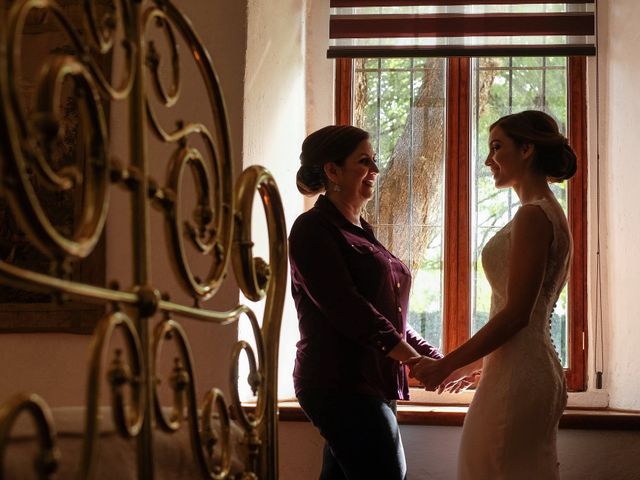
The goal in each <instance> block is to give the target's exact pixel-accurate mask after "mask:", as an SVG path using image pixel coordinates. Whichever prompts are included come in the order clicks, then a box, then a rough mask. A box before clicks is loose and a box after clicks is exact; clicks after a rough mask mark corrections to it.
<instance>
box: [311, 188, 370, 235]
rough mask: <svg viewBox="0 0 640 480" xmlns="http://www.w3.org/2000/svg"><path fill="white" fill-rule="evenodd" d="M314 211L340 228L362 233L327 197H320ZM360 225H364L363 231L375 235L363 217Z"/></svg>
mask: <svg viewBox="0 0 640 480" xmlns="http://www.w3.org/2000/svg"><path fill="white" fill-rule="evenodd" d="M313 208H314V209H316V210H318V211H319V212H320V213H322V215H323V216H324V217H325V218H327V219H328V220H329V221H331V223H333V224H334V225H335V226H336V227H338V228H351V229H356V230H357V231H361V229H360V228H358V227H357V226H356V225H354V224H353V223H351V222H350V221H349V220H347V219H346V218H345V216H344V215H343V214H342V213H341V212H340V210H338V208H337V207H336V206H335V205H334V204H333V203H332V202H331V200H329V199H328V198H327V197H326V195H320V196H318V199H317V200H316V203H315V205H314V206H313ZM360 223H361V224H362V230H365V231H367V232H368V233H373V227H372V226H371V225H370V224H369V223H368V222H367V221H366V220H365V219H364V218H362V217H360Z"/></svg>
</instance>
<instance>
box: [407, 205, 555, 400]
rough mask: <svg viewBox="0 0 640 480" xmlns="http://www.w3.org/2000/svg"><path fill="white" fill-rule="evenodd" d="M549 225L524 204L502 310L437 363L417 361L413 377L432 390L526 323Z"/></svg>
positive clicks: (539, 280) (516, 227)
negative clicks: (505, 299)
mask: <svg viewBox="0 0 640 480" xmlns="http://www.w3.org/2000/svg"><path fill="white" fill-rule="evenodd" d="M552 239H553V230H552V225H551V223H550V222H549V220H548V219H547V217H546V215H545V214H544V212H543V211H542V210H541V209H540V208H539V207H537V206H534V205H525V206H523V207H522V208H520V210H518V213H517V214H516V216H515V217H514V220H513V226H512V228H511V253H510V257H509V278H508V283H507V301H506V305H505V307H504V308H503V309H502V310H500V311H499V312H498V313H497V314H496V315H494V316H493V317H492V318H491V319H490V320H489V322H487V324H486V325H485V326H484V327H482V328H481V329H480V330H479V331H478V332H477V333H476V334H475V335H474V336H473V337H471V338H470V339H469V340H468V341H467V342H465V343H464V344H462V345H461V346H460V347H458V348H457V349H455V350H454V351H452V352H451V353H449V354H448V355H447V356H445V357H444V358H443V359H442V360H438V361H436V362H433V361H430V362H425V361H420V362H417V363H416V364H415V365H413V367H412V375H413V376H415V377H416V378H418V380H420V381H422V383H423V384H424V385H425V386H426V387H427V389H431V390H433V389H435V388H436V387H438V386H439V385H440V384H441V383H442V382H443V381H444V380H445V379H446V378H448V377H449V375H451V373H453V372H454V371H456V370H458V369H460V368H461V367H464V366H465V365H468V364H470V363H473V362H476V361H478V360H480V359H481V358H482V357H484V356H485V355H487V354H489V353H491V352H492V351H494V350H495V349H496V348H498V347H500V346H501V345H503V344H504V343H505V342H506V341H507V340H509V339H510V338H511V337H513V336H514V335H515V334H516V333H518V332H519V331H520V330H521V329H522V328H524V327H525V326H526V325H527V324H528V323H529V318H530V317H531V313H532V312H533V308H534V306H535V303H536V300H537V298H538V295H539V293H540V287H541V286H542V281H543V279H544V272H545V267H546V264H547V255H548V252H549V245H550V244H551V240H552Z"/></svg>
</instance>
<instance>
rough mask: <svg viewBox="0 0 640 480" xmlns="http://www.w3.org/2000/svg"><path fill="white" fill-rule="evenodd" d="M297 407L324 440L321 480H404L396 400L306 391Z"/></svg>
mask: <svg viewBox="0 0 640 480" xmlns="http://www.w3.org/2000/svg"><path fill="white" fill-rule="evenodd" d="M298 401H299V402H300V406H301V407H302V409H303V410H304V412H305V413H306V415H307V417H309V420H311V422H312V423H313V424H314V425H315V426H316V428H317V429H318V430H320V434H321V435H322V436H323V437H324V439H325V440H326V443H325V446H324V453H323V460H322V471H321V473H320V480H360V479H362V480H378V479H379V480H404V479H405V478H406V473H407V463H406V460H405V457H404V449H403V447H402V439H401V438H400V429H399V427H398V421H397V419H396V402H395V400H393V401H389V400H383V399H380V398H376V397H372V396H370V395H363V394H357V393H342V392H340V391H337V390H325V389H307V390H304V391H302V392H300V394H299V395H298Z"/></svg>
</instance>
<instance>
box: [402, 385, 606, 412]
mask: <svg viewBox="0 0 640 480" xmlns="http://www.w3.org/2000/svg"><path fill="white" fill-rule="evenodd" d="M472 399H473V391H467V392H462V393H459V394H450V393H443V394H441V395H438V394H437V393H435V392H427V391H425V390H423V389H421V388H412V389H411V403H417V404H429V405H443V406H444V405H451V406H467V405H469V403H471V400H472ZM567 406H568V408H585V409H606V408H607V407H608V406H609V393H608V392H607V391H606V390H589V391H586V392H569V401H568V405H567Z"/></svg>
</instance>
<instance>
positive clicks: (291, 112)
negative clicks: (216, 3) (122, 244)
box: [240, 0, 306, 398]
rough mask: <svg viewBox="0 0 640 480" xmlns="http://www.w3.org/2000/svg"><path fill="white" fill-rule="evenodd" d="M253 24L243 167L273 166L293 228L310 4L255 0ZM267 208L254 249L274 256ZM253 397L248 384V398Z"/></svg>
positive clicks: (282, 383) (286, 386) (287, 349)
mask: <svg viewBox="0 0 640 480" xmlns="http://www.w3.org/2000/svg"><path fill="white" fill-rule="evenodd" d="M248 25H249V27H248V32H249V33H248V38H247V63H246V65H247V67H246V75H245V83H244V143H243V146H244V155H243V165H244V167H245V168H246V167H247V166H249V165H254V164H260V165H263V166H265V167H267V168H268V169H269V171H270V172H271V173H272V175H273V176H274V178H275V180H276V182H277V184H278V188H279V190H280V194H281V196H282V198H283V199H284V208H285V215H286V222H287V225H288V226H290V225H291V224H292V223H293V221H294V220H295V218H296V216H297V215H298V214H299V213H300V212H301V211H302V199H301V197H300V195H299V194H298V191H297V188H296V185H295V177H296V172H297V170H298V166H299V160H298V156H299V155H300V144H301V143H302V140H303V139H304V136H305V120H304V119H305V101H306V100H305V83H304V81H305V62H304V58H305V54H304V49H305V38H304V32H305V2H301V1H299V0H271V1H269V2H264V1H262V0H250V1H249V9H248ZM262 211H263V209H262V206H261V203H259V202H258V200H257V199H256V202H255V205H254V212H256V213H255V220H254V224H253V236H254V242H255V243H256V247H255V250H254V251H255V254H258V255H260V256H262V257H263V258H268V249H267V245H268V243H267V240H268V239H267V229H266V222H265V220H264V217H263V215H262V213H261V212H262ZM287 288H289V282H287ZM286 299H287V304H286V306H285V310H286V311H285V315H284V318H283V323H282V334H281V338H280V345H281V348H280V368H279V391H280V396H281V397H290V396H292V395H293V386H292V382H291V372H292V371H293V359H294V356H295V349H294V347H295V342H296V337H295V336H296V335H297V319H296V315H295V311H294V310H293V306H292V302H291V296H290V294H289V292H288V291H287V294H286ZM261 309H262V306H258V307H256V308H255V310H256V313H258V314H259V318H260V317H261V313H260V312H261ZM248 327H249V325H248V324H241V325H240V337H241V338H244V339H246V340H248V341H251V334H250V330H249V328H248ZM244 371H246V368H245V370H244ZM240 377H241V378H242V377H243V375H242V373H241V374H240ZM247 396H248V395H247V392H246V388H245V398H246V397H247Z"/></svg>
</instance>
